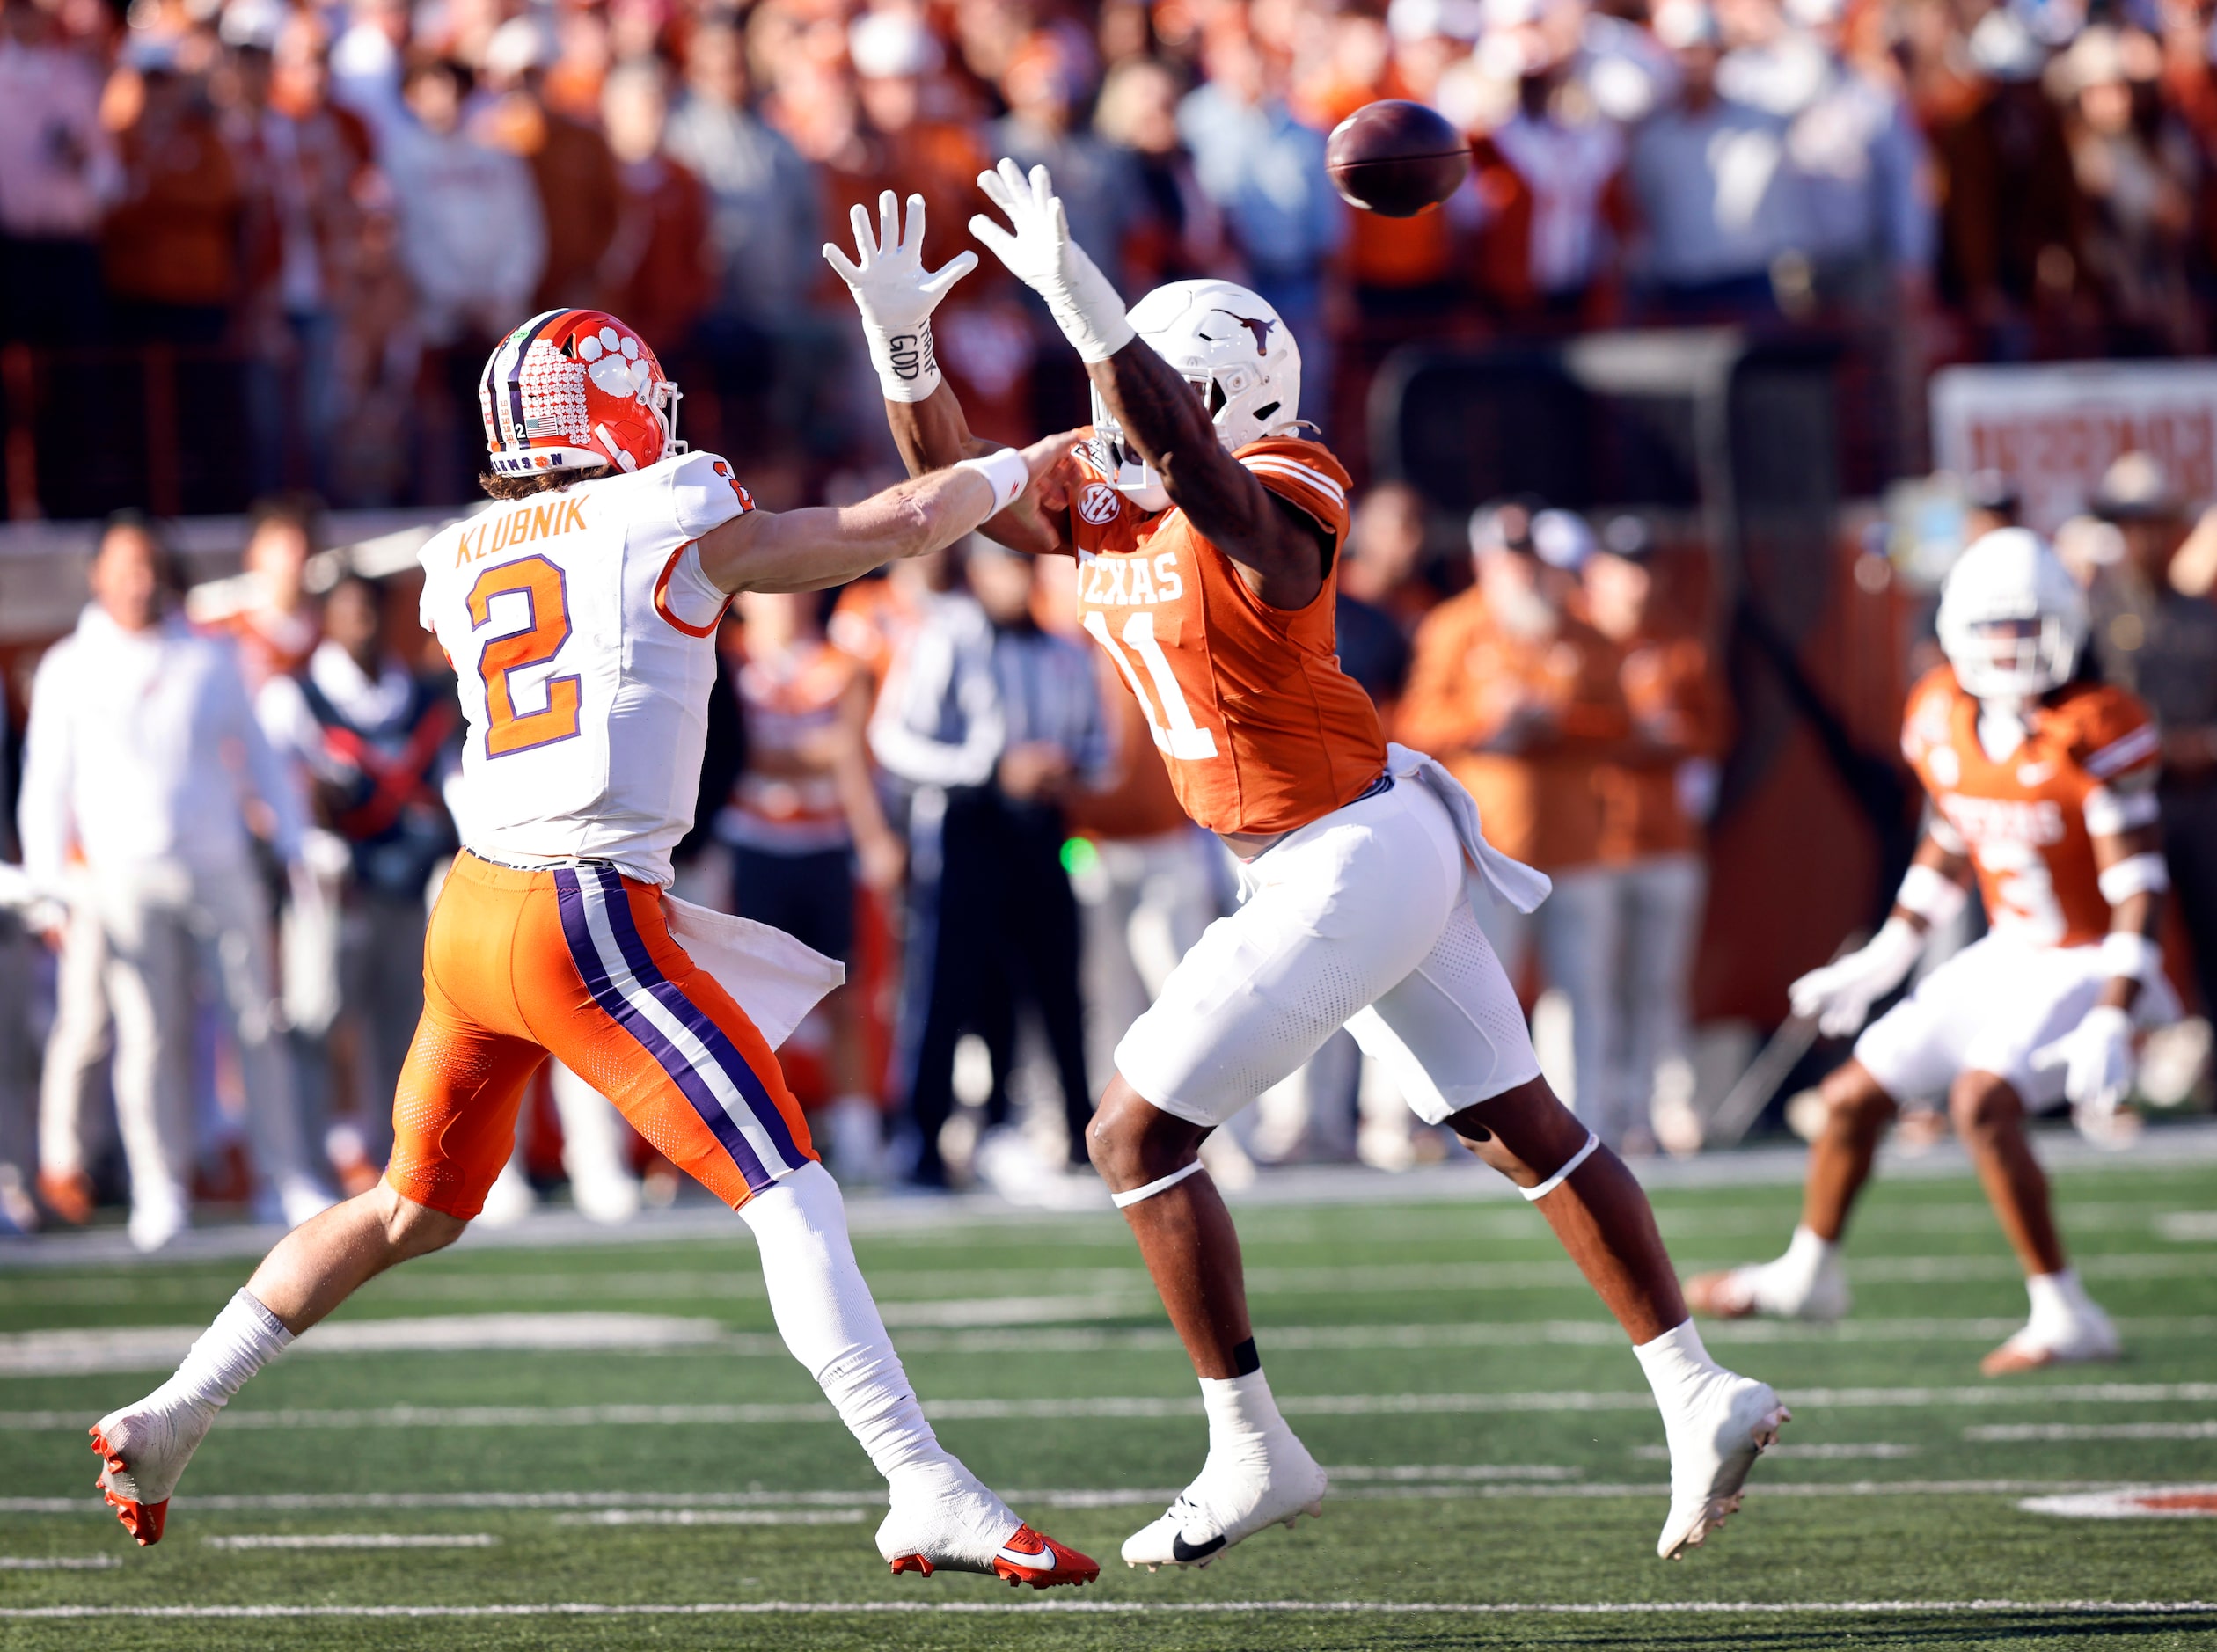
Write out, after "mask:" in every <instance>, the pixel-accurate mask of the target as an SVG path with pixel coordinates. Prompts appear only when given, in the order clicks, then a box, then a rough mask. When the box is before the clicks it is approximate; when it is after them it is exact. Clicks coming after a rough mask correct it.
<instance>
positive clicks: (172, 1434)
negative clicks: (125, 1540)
mask: <svg viewBox="0 0 2217 1652" xmlns="http://www.w3.org/2000/svg"><path fill="white" fill-rule="evenodd" d="M161 1393H162V1391H161V1390H160V1389H158V1388H157V1389H156V1390H155V1391H154V1393H151V1394H149V1395H148V1396H147V1397H146V1398H145V1399H143V1400H140V1401H139V1402H138V1403H137V1404H136V1405H133V1406H126V1407H123V1408H122V1409H121V1411H111V1412H109V1413H108V1414H107V1415H106V1416H105V1417H102V1418H101V1419H100V1420H99V1422H96V1423H94V1424H93V1425H92V1428H91V1435H92V1449H93V1451H95V1452H97V1453H98V1454H99V1457H100V1459H101V1463H102V1466H101V1469H100V1477H99V1479H98V1480H95V1481H93V1484H94V1486H95V1487H97V1488H99V1493H100V1495H102V1496H103V1497H105V1498H106V1499H107V1501H108V1502H109V1504H110V1505H111V1506H112V1507H113V1509H115V1517H116V1518H117V1519H118V1520H121V1522H122V1523H123V1529H124V1530H125V1531H128V1532H129V1533H130V1534H131V1535H132V1536H133V1537H135V1538H136V1539H138V1541H139V1546H140V1547H142V1548H144V1547H145V1546H147V1545H149V1544H153V1543H159V1542H160V1541H161V1540H162V1524H163V1522H164V1521H165V1519H166V1518H167V1517H168V1515H169V1500H170V1493H171V1492H172V1491H174V1490H175V1489H176V1488H177V1482H178V1480H179V1476H181V1475H182V1474H183V1473H185V1465H186V1464H187V1463H189V1462H191V1461H192V1460H193V1453H194V1451H198V1450H199V1449H200V1443H201V1441H202V1440H204V1439H206V1438H207V1437H208V1430H209V1428H210V1427H211V1426H212V1425H213V1424H214V1423H215V1421H216V1407H214V1406H207V1405H199V1406H196V1405H194V1404H191V1403H190V1402H189V1401H186V1400H178V1401H176V1402H174V1403H172V1404H159V1403H157V1401H158V1400H160V1398H161Z"/></svg>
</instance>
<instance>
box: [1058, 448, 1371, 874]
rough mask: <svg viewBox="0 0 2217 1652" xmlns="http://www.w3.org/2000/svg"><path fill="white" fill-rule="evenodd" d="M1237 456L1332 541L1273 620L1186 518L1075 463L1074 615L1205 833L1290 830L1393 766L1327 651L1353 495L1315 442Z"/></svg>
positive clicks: (1361, 697)
mask: <svg viewBox="0 0 2217 1652" xmlns="http://www.w3.org/2000/svg"><path fill="white" fill-rule="evenodd" d="M1234 457H1237V458H1238V459H1239V461H1240V464H1244V465H1246V466H1247V467H1248V470H1250V471H1254V472H1255V477H1256V479H1258V480H1259V481H1261V482H1262V486H1265V487H1267V488H1269V490H1270V491H1271V492H1272V493H1276V494H1277V495H1278V497H1279V498H1281V499H1284V500H1285V501H1287V502H1288V503H1290V504H1292V505H1294V506H1297V507H1299V508H1300V509H1301V510H1302V511H1303V512H1305V513H1306V514H1307V515H1310V516H1312V517H1313V518H1315V520H1316V522H1317V523H1318V525H1319V526H1320V527H1321V528H1322V529H1323V530H1325V531H1326V532H1328V533H1329V534H1330V535H1331V536H1332V544H1333V548H1334V552H1335V556H1334V560H1333V572H1332V573H1331V574H1328V575H1327V576H1326V578H1325V581H1324V588H1323V589H1322V590H1321V591H1319V592H1318V593H1317V596H1316V600H1315V601H1314V602H1313V603H1310V604H1309V605H1308V606H1307V607H1306V608H1304V609H1301V610H1298V611H1281V610H1277V609H1275V608H1269V607H1267V606H1265V605H1264V604H1263V603H1262V600H1261V599H1260V598H1258V597H1257V596H1255V593H1254V592H1253V591H1252V590H1250V589H1249V588H1248V584H1247V581H1244V580H1242V579H1241V578H1240V574H1239V570H1238V569H1237V568H1235V567H1233V563H1232V560H1231V559H1230V558H1229V557H1227V556H1226V555H1225V554H1224V552H1221V551H1219V550H1218V549H1217V548H1216V546H1214V545H1211V544H1210V543H1209V542H1208V541H1207V540H1206V539H1204V538H1203V537H1201V536H1200V534H1198V533H1197V532H1196V531H1195V530H1194V527H1193V524H1192V523H1190V522H1189V521H1188V520H1187V518H1186V515H1185V513H1184V512H1183V511H1182V510H1177V509H1171V510H1167V511H1164V512H1161V513H1160V514H1158V515H1152V516H1150V515H1142V514H1140V513H1139V512H1138V511H1137V510H1135V509H1134V508H1132V505H1131V502H1130V501H1129V500H1128V499H1126V498H1125V497H1124V496H1123V494H1121V493H1117V492H1116V490H1115V489H1114V488H1112V487H1110V486H1109V485H1108V483H1107V482H1106V481H1105V480H1103V479H1101V477H1100V475H1099V473H1098V472H1097V471H1094V470H1093V469H1092V468H1091V466H1089V465H1087V464H1086V462H1085V458H1084V456H1083V455H1082V454H1081V455H1080V456H1079V469H1080V470H1081V471H1083V473H1084V480H1083V481H1082V482H1081V483H1080V484H1079V487H1078V489H1077V491H1076V493H1075V494H1074V495H1073V496H1072V501H1071V507H1070V529H1071V537H1072V540H1073V541H1074V542H1075V544H1076V545H1077V547H1078V560H1079V570H1078V615H1079V621H1080V622H1081V623H1082V624H1083V625H1084V626H1085V628H1086V629H1087V631H1088V632H1092V633H1093V635H1094V638H1095V640H1098V641H1099V642H1100V643H1101V647H1104V648H1106V649H1108V650H1109V656H1110V658H1112V659H1114V660H1115V661H1116V665H1117V667H1118V668H1119V669H1120V670H1121V671H1122V672H1123V678H1124V681H1125V682H1126V683H1129V684H1130V687H1131V691H1132V692H1133V693H1134V694H1136V695H1138V698H1139V704H1140V706H1141V708H1142V709H1143V710H1145V712H1146V713H1147V722H1148V724H1149V726H1150V727H1151V728H1152V731H1153V734H1154V742H1155V744H1156V745H1157V746H1158V747H1160V749H1161V750H1162V754H1163V756H1164V757H1166V758H1167V759H1168V767H1169V770H1170V781H1171V784H1172V786H1174V787H1175V788H1176V790H1177V793H1178V801H1179V802H1180V803H1182V804H1183V805H1184V806H1185V811H1186V813H1187V814H1189V815H1191V816H1192V817H1193V818H1194V819H1195V820H1196V821H1198V822H1200V823H1201V824H1202V825H1204V826H1206V827H1207V828H1209V829H1210V830H1211V831H1219V832H1284V831H1291V830H1294V829H1296V828H1297V827H1301V826H1306V825H1307V824H1308V823H1309V822H1311V821H1313V820H1317V819H1320V818H1321V817H1322V816H1324V815H1328V814H1330V813H1331V812H1332V811H1333V810H1334V809H1335V808H1341V807H1343V806H1344V805H1345V804H1348V803H1350V802H1352V801H1354V800H1355V799H1357V798H1358V797H1360V796H1361V795H1362V794H1363V793H1364V792H1365V790H1366V789H1367V788H1368V787H1369V786H1372V784H1373V783H1374V782H1375V781H1376V780H1377V778H1378V777H1379V772H1380V771H1382V770H1383V769H1384V768H1385V766H1386V736H1385V735H1384V734H1383V733H1382V732H1381V731H1380V730H1379V725H1378V713H1377V711H1376V709H1375V708H1374V707H1373V706H1372V705H1371V699H1370V696H1369V695H1367V694H1365V693H1364V692H1363V691H1362V690H1361V689H1360V688H1359V687H1357V685H1356V683H1355V682H1354V680H1353V679H1352V678H1351V677H1349V676H1346V675H1345V674H1343V672H1342V671H1341V670H1340V668H1339V659H1338V655H1337V654H1336V652H1335V643H1334V638H1333V610H1334V602H1335V587H1336V586H1337V583H1338V579H1337V573H1338V559H1337V555H1336V552H1337V551H1338V548H1339V546H1340V545H1343V544H1344V543H1345V541H1346V538H1347V489H1348V487H1349V486H1350V484H1349V481H1348V476H1347V472H1346V471H1343V470H1342V469H1341V468H1340V464H1339V461H1338V460H1337V459H1335V458H1334V457H1332V456H1331V455H1330V454H1329V453H1328V452H1327V451H1326V450H1324V449H1323V448H1321V447H1319V446H1318V445H1317V444H1316V443H1315V442H1297V441H1289V440H1283V439H1278V438H1268V439H1265V440H1263V441H1261V442H1249V443H1248V445H1247V446H1245V447H1243V448H1241V449H1240V450H1238V452H1237V454H1236V455H1235V456H1234Z"/></svg>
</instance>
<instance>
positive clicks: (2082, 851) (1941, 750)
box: [1901, 666, 2158, 947]
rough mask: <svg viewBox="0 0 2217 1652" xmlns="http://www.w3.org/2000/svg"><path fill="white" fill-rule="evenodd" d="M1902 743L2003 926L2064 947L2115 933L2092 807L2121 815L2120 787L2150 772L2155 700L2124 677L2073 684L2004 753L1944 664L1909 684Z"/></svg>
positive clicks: (2097, 814)
mask: <svg viewBox="0 0 2217 1652" xmlns="http://www.w3.org/2000/svg"><path fill="white" fill-rule="evenodd" d="M1901 749H1902V754H1903V755H1904V756H1905V757H1907V758H1908V759H1909V762H1910V764H1911V766H1912V767H1913V768H1914V769H1915V770H1916V771H1917V778H1919V779H1921V780H1922V781H1923V782H1924V785H1925V790H1926V791H1928V792H1929V793H1931V794H1932V803H1933V808H1935V810H1936V811H1938V814H1939V820H1938V821H1936V822H1935V826H1934V834H1935V837H1939V838H1940V840H1941V842H1942V844H1943V845H1944V846H1945V847H1948V848H1950V849H1958V848H1959V849H1960V850H1961V851H1963V852H1967V853H1968V854H1969V855H1970V857H1971V862H1972V866H1974V867H1975V868H1976V869H1977V871H1978V874H1979V893H1980V894H1981V895H1983V896H1984V897H1985V899H1986V907H1987V916H1988V917H1989V918H1990V920H1991V921H1992V923H1993V925H1994V928H1995V929H1996V930H1997V931H1999V930H2003V929H2008V930H2012V931H2014V932H2017V933H2019V934H2021V935H2022V936H2023V938H2024V939H2028V940H2032V941H2037V942H2039V943H2041V944H2043V945H2046V946H2057V947H2083V946H2086V945H2088V944H2089V943H2090V942H2093V941H2097V940H2099V939H2101V938H2102V937H2103V936H2104V935H2105V934H2107V933H2108V932H2109V926H2110V910H2109V903H2108V901H2107V900H2105V899H2104V898H2103V895H2102V890H2101V886H2100V883H2099V881H2098V877H2099V873H2100V868H2099V867H2098V866H2096V864H2095V861H2094V834H2093V833H2092V832H2091V831H2089V829H2088V826H2087V818H2088V815H2089V814H2091V815H2093V817H2094V818H2095V819H2096V821H2097V822H2098V821H2101V820H2103V819H2104V818H2105V816H2110V815H2115V813H2116V812H2117V809H2116V801H2115V797H2114V794H2113V793H2112V792H2111V787H2112V786H2118V785H2119V784H2120V783H2122V784H2124V785H2126V786H2130V785H2132V784H2134V783H2135V782H2137V783H2139V784H2142V785H2144V784H2146V783H2147V780H2148V778H2151V777H2152V774H2153V771H2154V769H2155V761H2156V754H2157V749H2158V745H2157V740H2156V734H2155V724H2154V723H2153V722H2152V721H2150V720H2149V718H2148V715H2147V707H2146V706H2144V705H2141V704H2140V701H2138V700H2137V699H2134V698H2133V696H2132V695H2130V694H2128V693H2126V691H2124V690H2123V689H2120V688H2111V687H2108V686H2106V685H2099V684H2094V683H2078V684H2074V685H2073V686H2071V687H2067V688H2065V689H2063V690H2061V691H2059V692H2058V693H2056V694H2055V695H2053V696H2052V698H2049V699H2048V700H2047V701H2045V703H2044V704H2042V705H2040V706H2039V707H2038V709H2037V710H2036V711H2035V712H2034V713H2033V714H2032V730H2031V733H2030V734H2029V735H2026V737H2025V740H2024V743H2023V744H2022V745H2020V746H2019V747H2018V748H2017V749H2016V750H2015V751H2013V752H2011V753H2010V754H2009V755H2008V757H2007V758H2005V759H2004V760H2002V761H2001V762H1999V763H1996V762H1995V761H1994V759H1993V758H1991V757H1988V756H1987V752H1986V748H1985V747H1984V746H1982V745H1980V744H1979V702H1978V701H1977V700H1975V699H1973V698H1972V697H1971V696H1970V695H1968V694H1966V693H1965V692H1964V691H1963V690H1962V688H1961V687H1960V686H1959V685H1958V684H1957V682H1956V679H1955V673H1954V672H1953V671H1952V670H1950V669H1948V668H1947V667H1946V666H1942V667H1940V668H1939V669H1936V670H1935V671H1933V672H1932V673H1931V674H1930V675H1928V676H1926V678H1925V679H1924V681H1922V682H1921V683H1918V684H1917V686H1916V687H1915V688H1914V689H1913V690H1912V691H1910V695H1909V710H1908V715H1907V717H1906V720H1905V721H1904V723H1903V726H1902V731H1901ZM1943 826H1944V828H1945V829H1946V830H1942V828H1943ZM1957 840H1960V841H1959V843H1958V841H1957Z"/></svg>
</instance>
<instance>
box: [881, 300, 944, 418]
mask: <svg viewBox="0 0 2217 1652" xmlns="http://www.w3.org/2000/svg"><path fill="white" fill-rule="evenodd" d="M870 365H871V366H872V367H874V368H875V369H877V376H878V389H879V391H881V392H882V394H883V395H884V397H885V399H886V400H888V401H897V402H919V401H929V400H930V399H931V397H932V392H933V391H935V390H937V389H938V388H939V387H940V369H939V355H938V352H937V350H936V349H935V348H934V347H933V343H932V319H931V318H930V317H929V316H926V318H924V319H923V320H921V321H919V322H918V323H917V324H916V331H915V332H913V333H881V332H880V331H878V329H877V328H875V327H872V328H871V329H870Z"/></svg>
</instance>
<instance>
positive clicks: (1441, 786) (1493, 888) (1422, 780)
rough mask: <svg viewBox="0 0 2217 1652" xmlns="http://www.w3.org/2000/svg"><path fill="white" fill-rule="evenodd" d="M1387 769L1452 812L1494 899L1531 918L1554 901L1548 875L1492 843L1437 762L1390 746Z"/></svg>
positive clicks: (1472, 803)
mask: <svg viewBox="0 0 2217 1652" xmlns="http://www.w3.org/2000/svg"><path fill="white" fill-rule="evenodd" d="M1386 768H1387V772H1388V773H1390V774H1392V776H1393V777H1394V781H1395V782H1396V783H1399V782H1401V781H1403V780H1415V781H1416V783H1417V784H1418V785H1420V786H1424V787H1425V788H1426V789H1427V790H1429V791H1430V793H1431V794H1432V795H1433V796H1434V797H1437V798H1438V800H1440V802H1441V803H1443V804H1445V806H1446V809H1447V818H1448V819H1450V820H1452V821H1453V822H1455V837H1456V841H1458V842H1459V843H1460V844H1462V852H1463V859H1465V860H1466V861H1467V863H1468V865H1469V867H1470V869H1471V871H1472V873H1473V874H1474V875H1475V876H1476V877H1477V878H1478V879H1479V881H1481V882H1482V883H1483V884H1484V885H1485V886H1486V889H1487V892H1488V894H1489V895H1490V897H1491V898H1492V899H1494V900H1496V901H1500V902H1504V903H1507V904H1508V905H1511V906H1513V907H1515V908H1516V909H1517V910H1518V911H1519V912H1529V911H1531V910H1533V909H1534V908H1536V907H1537V906H1538V905H1539V904H1540V902H1542V901H1544V900H1546V899H1547V898H1548V890H1549V889H1552V888H1554V887H1555V885H1554V884H1553V883H1551V882H1550V881H1548V874H1546V873H1544V872H1540V871H1537V870H1535V869H1534V868H1533V867H1531V866H1526V865H1525V863H1524V862H1523V861H1521V860H1511V859H1510V858H1509V857H1508V856H1507V855H1504V854H1503V853H1502V852H1501V851H1500V850H1498V849H1496V848H1495V847H1494V846H1493V845H1492V844H1489V843H1488V842H1487V841H1486V834H1485V831H1484V830H1483V829H1482V826H1481V825H1480V823H1479V820H1478V804H1477V800H1475V799H1474V798H1473V797H1472V796H1471V795H1470V793H1468V792H1467V791H1466V790H1464V788H1463V784H1462V782H1461V781H1460V780H1458V779H1457V778H1455V777H1454V776H1453V775H1452V774H1450V773H1448V772H1447V771H1446V770H1445V768H1443V767H1442V766H1441V765H1440V764H1439V762H1438V759H1437V758H1433V757H1426V756H1425V755H1424V754H1423V752H1421V751H1412V750H1410V749H1408V747H1407V746H1403V745H1389V746H1387V748H1386Z"/></svg>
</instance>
